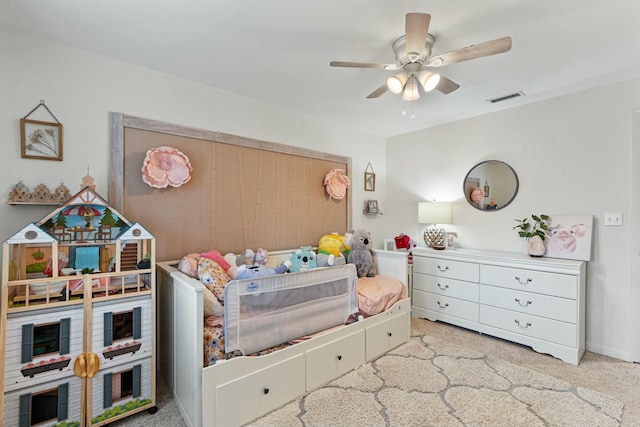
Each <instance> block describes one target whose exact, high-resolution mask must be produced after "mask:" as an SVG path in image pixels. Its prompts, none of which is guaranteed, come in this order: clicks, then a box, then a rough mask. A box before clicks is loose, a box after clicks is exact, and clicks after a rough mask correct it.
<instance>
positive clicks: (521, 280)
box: [480, 265, 578, 299]
mask: <svg viewBox="0 0 640 427" xmlns="http://www.w3.org/2000/svg"><path fill="white" fill-rule="evenodd" d="M480 283H484V284H487V285H494V286H503V287H506V288H510V289H516V290H520V291H527V292H535V293H539V294H545V295H553V296H557V297H562V298H570V299H576V298H577V297H578V277H577V276H573V275H568V274H558V273H548V272H544V271H535V270H527V269H523V268H511V267H496V266H493V265H482V266H481V267H480Z"/></svg>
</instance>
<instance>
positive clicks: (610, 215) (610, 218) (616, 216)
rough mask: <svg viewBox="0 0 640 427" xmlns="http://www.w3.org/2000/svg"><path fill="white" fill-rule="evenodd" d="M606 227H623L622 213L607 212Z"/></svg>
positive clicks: (605, 215) (605, 214) (605, 217)
mask: <svg viewBox="0 0 640 427" xmlns="http://www.w3.org/2000/svg"><path fill="white" fill-rule="evenodd" d="M604 225H615V226H621V225H622V212H605V213H604Z"/></svg>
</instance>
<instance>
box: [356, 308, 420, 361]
mask: <svg viewBox="0 0 640 427" xmlns="http://www.w3.org/2000/svg"><path fill="white" fill-rule="evenodd" d="M386 313H388V312H385V313H381V315H384V314H386ZM410 314H411V313H410V312H409V311H403V312H401V314H397V315H394V316H390V317H389V320H387V321H385V322H383V323H380V324H378V325H375V326H371V327H368V328H366V329H365V333H366V338H365V340H366V341H365V343H366V354H365V358H366V360H367V361H369V360H372V359H375V358H376V357H378V356H381V355H382V354H384V353H386V352H387V351H389V350H391V349H392V348H395V347H397V346H399V345H400V344H402V343H404V342H406V341H408V340H409V331H410V329H411V328H410V322H411V318H410Z"/></svg>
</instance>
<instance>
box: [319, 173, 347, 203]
mask: <svg viewBox="0 0 640 427" xmlns="http://www.w3.org/2000/svg"><path fill="white" fill-rule="evenodd" d="M349 184H351V181H349V177H348V176H347V175H346V174H345V171H344V169H332V170H331V171H330V172H329V173H328V174H326V175H325V177H324V188H325V190H326V191H327V194H328V195H329V196H330V197H331V198H333V199H336V200H342V199H344V196H345V195H346V194H347V188H348V187H349Z"/></svg>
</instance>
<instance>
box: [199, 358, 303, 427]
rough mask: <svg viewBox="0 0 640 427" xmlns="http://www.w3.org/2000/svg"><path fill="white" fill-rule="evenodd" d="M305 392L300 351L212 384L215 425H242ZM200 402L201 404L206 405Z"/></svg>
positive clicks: (206, 403)
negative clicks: (288, 357)
mask: <svg viewBox="0 0 640 427" xmlns="http://www.w3.org/2000/svg"><path fill="white" fill-rule="evenodd" d="M304 393H305V355H304V353H300V354H298V355H296V356H294V357H292V358H290V359H287V360H284V361H282V362H280V363H276V364H274V365H272V366H269V367H267V368H265V369H262V370H259V371H256V372H247V375H245V376H244V377H242V378H239V379H237V380H235V381H231V382H228V383H225V384H221V385H219V386H218V387H217V388H216V403H215V404H216V413H215V417H216V424H215V425H216V426H236V425H243V424H246V423H247V422H249V421H251V420H254V419H256V418H258V417H260V416H261V415H264V414H266V413H268V412H270V411H272V410H273V409H276V408H278V407H280V406H282V405H284V404H286V403H287V402H290V401H291V400H294V399H295V398H296V397H298V396H300V395H302V394H304ZM208 404H209V403H208V402H203V405H208Z"/></svg>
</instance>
